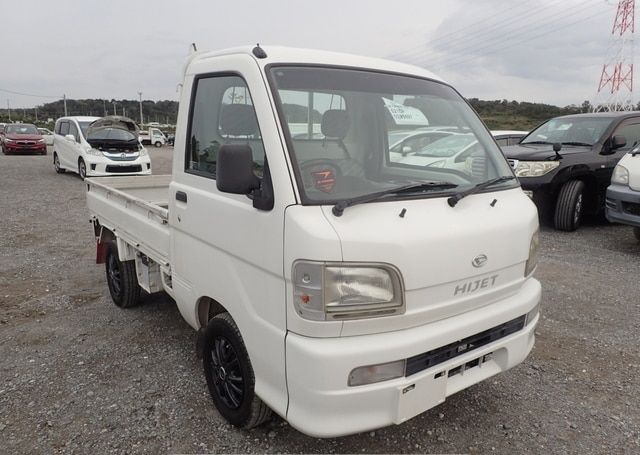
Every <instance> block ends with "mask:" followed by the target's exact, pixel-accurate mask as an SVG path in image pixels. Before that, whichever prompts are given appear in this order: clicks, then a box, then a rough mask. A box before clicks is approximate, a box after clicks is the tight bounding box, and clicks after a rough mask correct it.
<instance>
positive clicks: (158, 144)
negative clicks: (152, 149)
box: [153, 141, 162, 147]
mask: <svg viewBox="0 0 640 455" xmlns="http://www.w3.org/2000/svg"><path fill="white" fill-rule="evenodd" d="M153 145H155V146H156V147H162V142H160V141H157V142H156V143H155V144H153Z"/></svg>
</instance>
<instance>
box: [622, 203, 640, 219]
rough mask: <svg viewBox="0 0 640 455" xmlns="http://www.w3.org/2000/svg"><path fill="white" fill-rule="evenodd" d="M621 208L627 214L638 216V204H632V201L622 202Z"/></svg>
mask: <svg viewBox="0 0 640 455" xmlns="http://www.w3.org/2000/svg"><path fill="white" fill-rule="evenodd" d="M622 210H624V211H625V212H627V213H628V214H629V215H635V216H640V204H634V203H633V202H623V203H622Z"/></svg>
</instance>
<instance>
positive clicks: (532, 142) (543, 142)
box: [521, 141, 551, 145]
mask: <svg viewBox="0 0 640 455" xmlns="http://www.w3.org/2000/svg"><path fill="white" fill-rule="evenodd" d="M521 144H523V145H526V144H547V145H548V144H551V142H546V141H530V142H521Z"/></svg>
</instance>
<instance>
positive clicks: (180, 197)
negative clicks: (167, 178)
mask: <svg viewBox="0 0 640 455" xmlns="http://www.w3.org/2000/svg"><path fill="white" fill-rule="evenodd" d="M176 201H180V202H184V203H185V204H186V203H187V193H185V192H184V191H176Z"/></svg>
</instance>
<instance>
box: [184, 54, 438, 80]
mask: <svg viewBox="0 0 640 455" xmlns="http://www.w3.org/2000/svg"><path fill="white" fill-rule="evenodd" d="M254 47H255V46H241V47H234V48H229V49H222V50H216V51H198V52H194V53H193V54H191V56H190V58H189V59H188V60H187V62H186V64H185V71H184V72H185V74H186V73H188V72H189V66H190V64H191V63H192V62H196V61H202V60H208V59H210V58H215V57H219V56H222V55H234V54H244V55H248V56H250V57H251V58H253V59H254V60H256V62H257V63H258V64H259V65H260V66H261V67H265V66H266V65H269V64H274V63H291V64H316V65H318V64H320V65H330V66H344V67H353V68H366V69H372V70H378V71H385V72H392V73H401V74H410V75H414V76H421V77H425V78H429V79H433V80H437V81H441V82H444V81H443V80H442V79H441V78H440V77H438V76H436V75H435V74H433V73H432V72H430V71H427V70H425V69H424V68H420V67H418V66H414V65H409V64H406V63H400V62H395V61H392V60H385V59H381V58H374V57H363V56H361V55H354V54H345V53H341V52H331V51H323V50H315V49H302V48H293V47H283V46H260V47H261V49H262V50H264V52H265V53H266V55H267V56H266V57H265V58H257V57H256V56H255V55H254V54H253V49H254Z"/></svg>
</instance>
